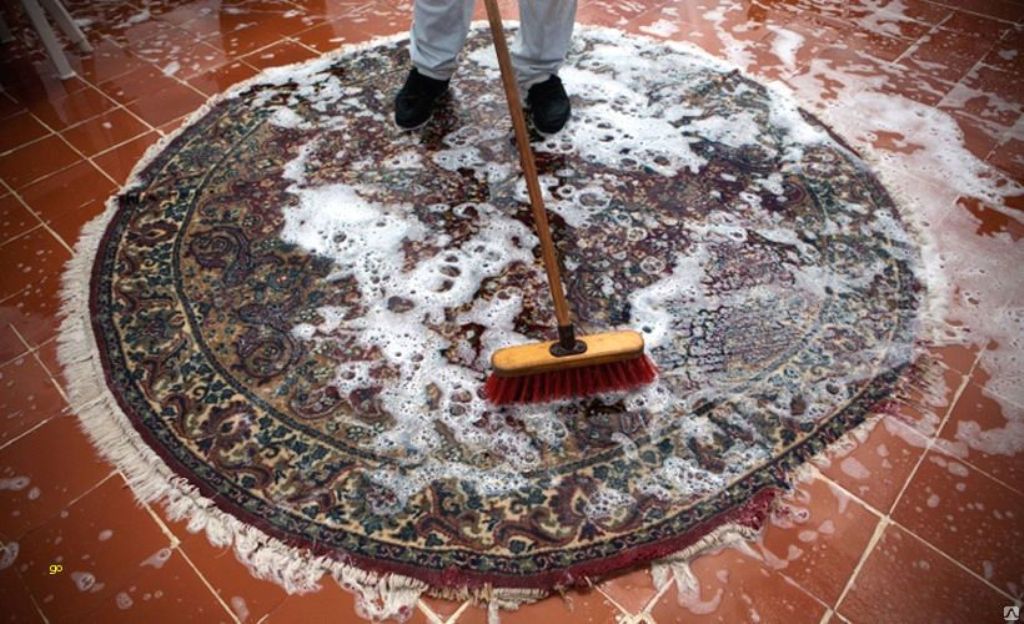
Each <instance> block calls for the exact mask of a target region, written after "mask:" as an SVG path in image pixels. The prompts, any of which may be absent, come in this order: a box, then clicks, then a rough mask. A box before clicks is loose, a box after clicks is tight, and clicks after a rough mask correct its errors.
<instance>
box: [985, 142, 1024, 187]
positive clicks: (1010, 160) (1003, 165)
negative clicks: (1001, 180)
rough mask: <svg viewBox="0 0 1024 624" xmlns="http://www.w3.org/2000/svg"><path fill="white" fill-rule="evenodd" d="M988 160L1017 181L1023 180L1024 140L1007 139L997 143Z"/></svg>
mask: <svg viewBox="0 0 1024 624" xmlns="http://www.w3.org/2000/svg"><path fill="white" fill-rule="evenodd" d="M989 162H990V163H992V164H993V165H995V166H996V167H999V168H1000V169H1002V170H1003V171H1005V172H1006V173H1008V174H1010V175H1011V176H1013V177H1014V178H1015V179H1016V180H1017V181H1018V182H1020V181H1022V180H1024V140H1021V139H1012V138H1011V139H1007V140H1006V141H1005V142H1004V143H1002V144H1001V145H998V146H997V147H996V148H995V150H994V152H993V153H992V155H991V156H989Z"/></svg>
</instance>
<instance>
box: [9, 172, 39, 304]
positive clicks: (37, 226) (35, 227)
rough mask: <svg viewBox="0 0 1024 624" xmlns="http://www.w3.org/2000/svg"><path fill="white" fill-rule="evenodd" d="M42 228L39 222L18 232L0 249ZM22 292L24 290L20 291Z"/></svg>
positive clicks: (37, 217)
mask: <svg viewBox="0 0 1024 624" xmlns="http://www.w3.org/2000/svg"><path fill="white" fill-rule="evenodd" d="M5 186H6V183H5ZM8 188H9V187H8ZM29 212H32V211H31V210H30V211H29ZM32 216H33V217H35V218H36V220H37V221H38V220H39V215H37V214H36V213H34V212H32ZM42 227H43V224H42V222H41V221H40V222H39V223H36V224H35V225H33V226H32V227H30V228H29V229H27V230H25V231H23V232H20V233H18V234H15V235H14V236H12V237H10V238H8V239H7V240H5V241H2V242H0V247H3V246H4V245H7V244H9V243H13V242H14V241H16V240H18V239H19V238H21V237H23V236H26V235H28V234H31V233H32V232H35V231H36V230H38V229H40V228H42ZM22 290H24V289H22ZM18 292H19V293H20V292H21V290H19V291H18ZM15 294H16V293H15Z"/></svg>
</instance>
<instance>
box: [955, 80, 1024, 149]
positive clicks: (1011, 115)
mask: <svg viewBox="0 0 1024 624" xmlns="http://www.w3.org/2000/svg"><path fill="white" fill-rule="evenodd" d="M1015 85H1016V76H1015V75H1014V74H1012V73H1009V72H1004V71H1002V70H998V69H993V68H991V67H988V66H985V65H976V66H975V67H973V68H972V69H971V70H970V71H969V72H967V75H965V76H964V78H963V80H961V81H960V83H959V84H957V85H956V86H955V87H954V88H953V89H952V90H951V91H950V92H949V93H948V94H946V97H944V98H943V99H942V102H941V103H940V105H939V107H940V108H942V109H944V110H946V109H951V110H956V111H960V112H962V113H964V114H967V115H971V116H973V117H975V118H977V119H983V120H986V121H990V122H993V123H995V124H999V125H1001V126H1003V127H1005V128H1007V132H1008V129H1009V128H1010V127H1011V126H1013V124H1014V123H1015V122H1016V121H1017V119H1019V118H1020V116H1021V110H1022V107H1021V103H1022V102H1024V97H1022V96H1021V95H1020V92H1019V90H1018V89H1017V88H1016V86H1015ZM982 158H984V156H982Z"/></svg>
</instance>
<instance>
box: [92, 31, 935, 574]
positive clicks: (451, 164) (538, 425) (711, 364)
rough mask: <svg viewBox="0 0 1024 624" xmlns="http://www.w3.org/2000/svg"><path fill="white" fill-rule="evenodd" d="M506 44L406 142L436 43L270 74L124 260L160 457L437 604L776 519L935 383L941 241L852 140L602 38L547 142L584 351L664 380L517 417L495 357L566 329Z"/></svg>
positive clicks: (128, 401) (197, 129)
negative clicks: (886, 409)
mask: <svg viewBox="0 0 1024 624" xmlns="http://www.w3.org/2000/svg"><path fill="white" fill-rule="evenodd" d="M488 42H489V39H488V37H487V35H486V33H485V32H475V33H473V34H472V35H471V37H470V40H469V42H468V44H467V47H466V51H465V54H464V59H463V62H462V65H461V68H460V71H459V74H458V75H457V77H456V79H455V80H454V81H453V87H452V92H451V94H450V95H449V96H447V98H446V99H445V101H444V103H443V106H442V108H441V110H440V111H439V112H438V114H437V115H436V116H435V118H434V119H433V120H432V121H431V123H430V124H429V125H428V126H427V127H426V128H424V129H423V130H421V131H419V132H415V133H402V132H399V131H398V130H397V129H395V128H394V127H393V126H392V124H391V121H390V115H391V113H390V102H391V98H392V97H393V94H394V92H395V91H396V89H397V88H398V86H400V84H401V81H402V80H403V79H404V72H405V67H406V58H407V49H406V42H405V41H393V42H386V43H382V44H380V45H377V46H373V47H366V48H362V49H358V50H355V51H352V52H349V53H346V54H342V55H339V56H336V57H331V58H327V59H321V60H318V61H315V62H313V63H310V64H307V65H305V66H302V67H299V68H292V69H291V70H289V71H287V72H283V71H276V72H271V73H269V74H267V75H266V76H265V77H264V78H262V79H261V81H260V82H257V83H254V84H250V85H248V86H246V88H244V89H242V90H240V91H239V92H237V93H235V94H234V95H233V96H231V97H227V98H223V99H220V100H219V101H217V102H216V103H214V104H213V105H212V106H211V107H210V108H209V109H208V110H207V111H206V112H205V114H203V115H201V116H199V117H197V118H196V119H195V121H194V122H193V123H191V124H190V125H188V126H187V127H186V128H185V129H184V130H182V131H181V132H180V133H179V134H177V136H176V137H175V138H174V139H173V140H172V141H170V142H169V143H168V144H167V145H165V146H164V147H163V148H162V150H160V151H159V153H158V154H156V155H155V156H154V157H153V158H152V159H151V160H149V162H147V163H146V164H144V166H142V167H141V168H140V169H139V170H138V171H137V172H136V174H137V177H136V183H135V184H133V185H132V186H130V187H129V188H127V189H126V190H125V191H123V192H122V193H121V194H120V195H119V196H118V197H117V198H116V200H115V201H116V209H115V210H114V212H113V213H112V214H111V215H109V217H108V218H109V222H108V223H107V224H106V226H105V230H104V232H103V234H102V239H101V240H99V242H98V248H97V252H96V256H95V260H94V263H93V265H92V276H91V281H90V284H89V300H90V301H89V306H90V310H91V327H92V330H93V332H94V337H95V341H96V348H97V350H98V357H100V358H101V360H102V365H103V370H104V373H105V377H106V384H107V387H108V388H109V390H110V391H111V393H112V394H113V395H114V396H115V397H116V399H117V402H118V404H119V406H120V409H121V410H122V411H123V413H124V415H125V416H126V417H127V418H128V419H129V420H130V422H131V424H132V426H133V428H134V431H135V432H136V433H137V434H138V435H139V437H140V438H141V440H143V441H144V443H145V444H146V445H147V446H148V447H149V448H151V449H152V450H153V451H155V452H156V453H157V454H158V455H159V456H160V457H161V458H162V460H163V461H164V462H166V464H167V466H168V467H169V468H170V469H171V470H172V471H173V472H174V473H175V474H177V475H179V476H180V477H182V478H184V479H185V480H186V482H187V483H189V484H190V485H191V486H193V487H195V488H197V489H198V491H199V492H201V493H202V494H203V495H204V496H206V497H208V498H209V499H211V500H212V501H213V503H214V504H215V505H216V506H217V507H218V508H219V509H220V510H222V511H224V512H227V513H229V514H231V515H233V516H235V517H237V518H238V519H240V520H242V521H243V522H245V523H247V524H250V525H253V526H255V527H258V528H259V529H260V530H262V531H264V532H266V533H267V534H269V535H271V536H273V537H275V538H278V539H280V540H282V541H283V542H284V543H286V544H289V545H293V546H298V547H301V548H306V549H310V550H311V551H312V552H314V553H316V554H320V555H327V556H328V557H331V558H335V559H338V560H340V561H344V562H346V563H351V564H355V565H357V566H361V567H364V568H366V569H372V570H377V571H383V572H395V573H400V574H404V575H407V576H411V577H414V578H417V579H420V580H423V581H425V582H427V583H430V584H431V585H433V586H479V585H482V584H494V585H499V586H508V587H528V588H544V589H550V588H552V587H555V586H559V585H566V584H571V583H573V582H577V581H579V580H580V579H583V578H585V577H589V576H593V575H598V574H602V573H605V572H609V571H612V570H614V569H617V568H621V567H624V566H627V565H630V564H633V563H636V562H639V561H644V560H650V559H653V558H655V557H659V556H662V555H665V554H668V553H671V552H673V551H675V550H678V549H680V548H684V547H686V546H688V545H690V544H693V543H694V542H695V541H697V540H698V539H700V538H701V537H702V536H705V535H707V534H708V533H709V532H710V531H711V530H712V529H714V528H715V527H716V526H719V525H721V524H722V523H724V522H731V523H738V524H741V525H742V524H745V525H748V526H756V525H757V524H758V523H759V522H760V521H761V520H762V519H763V515H764V512H765V504H766V502H767V500H768V499H769V498H770V496H771V492H772V491H773V490H774V489H775V488H778V487H780V486H782V485H784V483H785V480H786V475H787V474H790V473H791V471H793V470H794V469H796V468H797V467H799V466H800V465H801V464H802V463H803V462H805V461H806V460H807V459H808V458H809V457H810V456H811V455H813V454H814V453H816V452H818V451H820V450H821V449H822V448H824V446H825V445H826V444H828V443H829V442H830V441H832V440H834V439H835V438H836V437H837V436H839V435H841V434H843V433H844V432H846V431H848V430H849V429H850V428H852V427H854V426H855V425H857V424H858V423H860V422H861V421H862V420H863V419H864V418H865V417H866V415H867V414H868V413H869V410H871V408H872V406H874V405H876V404H877V403H878V402H879V401H882V400H885V399H886V398H887V397H889V396H890V395H891V394H892V393H893V391H894V388H896V386H897V384H898V383H899V381H900V379H901V376H902V375H903V374H904V371H905V369H906V368H907V367H908V365H909V364H910V363H911V361H912V350H913V343H914V337H915V332H916V331H917V326H918V308H919V304H920V299H921V293H920V290H921V288H920V284H919V282H918V279H917V278H916V277H915V267H916V265H917V251H916V245H915V243H914V242H913V239H912V237H911V236H909V235H908V232H907V227H906V225H905V223H904V221H903V220H902V219H901V216H900V212H899V210H898V209H897V206H896V205H895V203H894V201H893V199H892V198H891V197H890V195H889V194H888V193H887V192H886V190H885V188H883V186H882V185H881V184H880V183H879V181H878V180H877V179H876V178H875V177H874V176H873V175H872V173H871V171H870V170H869V168H868V167H867V166H866V165H865V164H864V163H863V162H862V161H861V160H860V159H859V157H858V156H857V155H856V154H855V153H854V152H853V151H852V150H851V149H850V148H849V147H847V146H846V145H845V144H844V143H843V142H842V141H841V140H840V139H838V138H837V137H835V136H832V135H831V133H830V132H829V131H828V130H827V129H826V128H825V127H824V126H823V125H822V124H821V123H820V122H818V121H816V120H815V119H813V118H812V117H811V116H810V115H808V114H806V113H803V112H801V111H799V110H798V109H797V108H796V107H795V106H793V105H792V103H791V102H789V100H788V99H786V98H785V97H784V96H782V95H780V94H778V93H776V92H775V91H773V90H771V89H768V88H766V87H764V86H763V85H760V84H758V83H757V82H754V81H752V80H751V79H749V78H747V77H745V76H743V75H741V74H740V73H738V72H735V71H730V70H729V68H727V67H724V66H722V65H720V64H718V63H717V62H715V61H712V60H710V59H708V58H705V57H703V56H701V55H699V54H697V53H694V52H690V51H687V50H686V49H683V48H679V47H670V46H667V45H664V44H660V43H655V42H652V41H649V40H646V39H642V38H630V37H626V36H623V35H619V34H616V33H613V32H610V31H603V30H590V29H587V30H582V31H581V32H579V33H577V37H576V43H575V46H574V49H573V51H572V54H571V57H570V59H569V63H568V66H567V67H566V68H565V70H564V71H563V72H562V77H563V78H564V80H565V82H566V84H567V85H568V88H569V90H570V92H571V93H572V94H573V98H574V99H573V101H574V107H575V117H574V119H573V121H572V122H571V123H570V125H569V127H567V128H566V130H565V131H564V132H562V133H560V134H559V135H556V136H554V137H549V138H544V137H537V140H536V142H535V145H534V147H535V150H536V152H537V159H538V165H539V168H540V171H541V173H542V176H543V180H542V183H543V186H544V187H545V190H546V192H547V193H548V194H549V204H550V205H549V208H550V210H551V212H552V223H553V226H554V230H555V238H556V241H557V244H558V246H559V248H560V251H561V254H562V256H563V258H564V264H565V272H566V275H567V276H568V277H567V287H568V291H569V295H570V299H571V302H572V305H573V306H574V309H575V313H576V315H577V316H578V318H579V322H580V326H581V327H582V328H583V329H599V328H612V327H626V326H628V327H633V328H636V329H638V330H641V331H643V332H644V333H645V336H646V337H647V340H648V345H649V353H650V354H651V356H652V357H653V359H654V360H655V361H656V363H657V365H658V366H659V368H660V369H661V376H660V378H659V381H658V382H657V383H656V384H655V385H654V386H652V387H650V388H648V389H646V390H644V391H642V392H638V393H633V394H630V395H617V396H604V397H597V398H592V399H588V400H578V401H570V402H565V403H559V404H555V405H547V406H534V407H528V408H522V407H517V408H509V409H495V408H492V407H490V406H488V405H487V404H486V403H485V402H484V400H483V399H482V398H481V395H480V388H481V384H482V382H483V380H484V379H485V376H486V374H487V361H488V356H489V354H490V352H491V351H492V350H493V349H494V348H497V347H499V346H502V345H504V344H510V343H515V342H518V341H524V340H535V339H547V338H550V337H551V331H550V329H551V325H552V323H551V314H550V311H549V308H548V296H547V294H546V291H545V286H544V282H543V273H542V271H541V270H540V268H539V264H538V262H537V261H536V259H535V255H536V253H537V250H536V249H535V238H534V237H533V235H532V230H531V229H530V228H531V225H530V220H529V211H528V206H527V205H526V203H525V192H524V189H523V184H522V180H521V177H520V176H519V175H518V163H517V161H516V156H515V150H514V146H513V144H512V143H511V142H510V124H509V123H508V121H507V119H508V118H507V111H506V110H505V102H504V97H503V95H502V94H501V92H500V87H499V83H498V80H497V69H496V64H495V62H494V57H493V54H492V53H491V52H490V50H489V47H488V46H489V43H488Z"/></svg>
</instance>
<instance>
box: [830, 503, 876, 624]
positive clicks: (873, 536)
mask: <svg viewBox="0 0 1024 624" xmlns="http://www.w3.org/2000/svg"><path fill="white" fill-rule="evenodd" d="M887 526H889V519H888V517H886V516H883V517H882V518H881V519H880V520H879V521H878V524H876V525H875V530H874V532H873V533H872V534H871V539H869V540H868V543H867V546H865V547H864V552H862V553H861V555H860V559H859V560H858V561H857V565H856V566H854V568H853V572H851V573H850V578H849V579H848V580H847V581H846V586H845V587H843V591H842V592H840V593H839V597H838V598H836V602H835V605H834V606H835V609H836V610H838V609H839V605H841V604H842V603H843V600H845V599H846V595H847V594H848V593H850V589H852V588H853V585H854V583H855V581H856V580H857V576H858V575H859V574H860V571H861V568H863V567H864V563H865V562H866V561H867V560H868V556H869V555H870V554H871V551H873V550H874V549H875V546H876V545H877V544H878V542H879V540H881V539H882V534H883V533H884V532H885V528H886V527H887Z"/></svg>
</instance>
